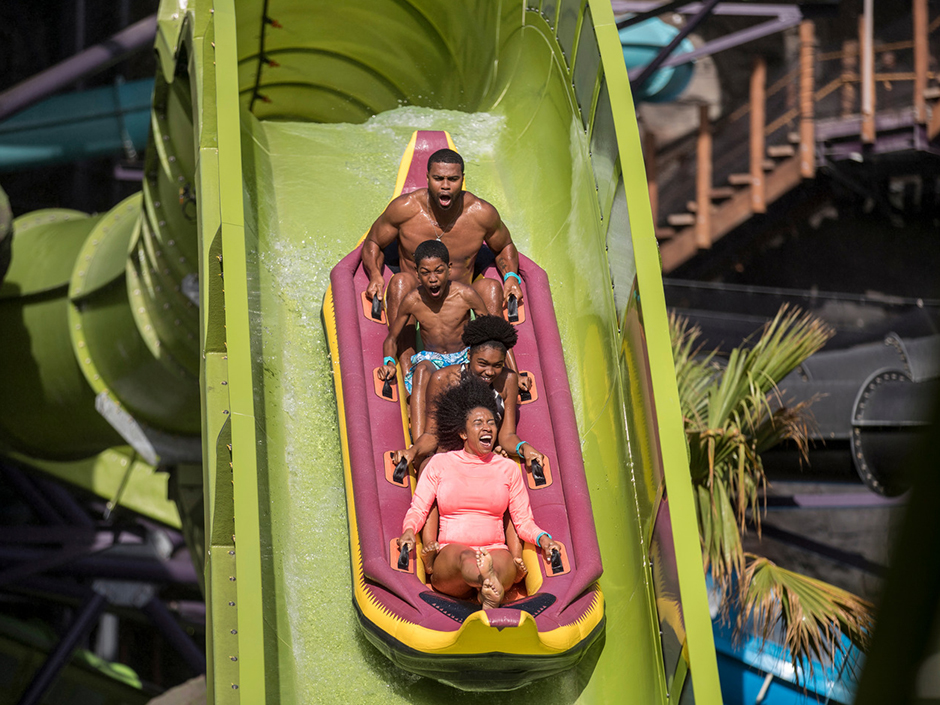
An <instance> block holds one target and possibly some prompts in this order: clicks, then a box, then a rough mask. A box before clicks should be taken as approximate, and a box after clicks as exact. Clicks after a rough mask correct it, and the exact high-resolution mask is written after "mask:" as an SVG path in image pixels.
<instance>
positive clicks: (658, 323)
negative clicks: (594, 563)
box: [0, 0, 720, 705]
mask: <svg viewBox="0 0 940 705" xmlns="http://www.w3.org/2000/svg"><path fill="white" fill-rule="evenodd" d="M156 47H157V57H158V62H159V66H160V69H159V72H158V76H157V79H156V83H155V97H154V110H153V114H152V123H151V126H152V136H151V144H150V147H149V148H148V152H147V167H146V170H145V182H144V192H143V194H142V197H134V198H133V199H131V200H129V201H128V202H127V203H125V204H122V205H120V206H117V207H116V208H115V209H113V210H112V211H111V212H109V213H108V214H105V216H103V217H102V218H100V219H98V220H96V221H95V222H93V223H85V221H87V220H90V219H88V218H84V217H79V216H75V218H76V219H78V220H79V221H81V222H82V223H83V224H84V227H85V228H86V234H85V236H84V239H83V238H82V237H81V236H80V235H74V236H73V237H74V242H73V243H72V245H71V248H72V250H71V251H72V254H70V255H68V256H66V255H62V260H63V263H62V265H61V272H60V276H59V278H58V279H54V280H52V279H50V281H48V282H46V285H47V289H44V290H43V291H45V292H46V294H43V296H48V297H49V299H50V301H51V300H52V299H54V298H55V296H59V297H60V299H62V301H61V307H60V308H61V311H62V312H64V315H65V317H66V322H65V326H66V329H67V331H68V335H67V339H68V341H69V345H70V347H71V349H72V352H73V353H74V354H75V355H74V359H73V360H72V362H71V363H68V364H71V365H73V366H74V367H75V368H77V369H78V373H79V374H80V375H81V377H82V378H84V380H85V383H86V384H87V386H88V387H89V388H90V390H91V391H90V392H89V390H88V389H84V390H79V391H76V392H75V394H76V398H78V397H81V399H80V401H81V406H79V405H78V401H76V402H75V403H74V405H73V406H71V407H69V408H70V409H72V413H74V414H77V415H83V417H84V416H87V417H88V419H91V418H92V417H94V415H95V414H96V413H98V412H97V411H96V410H95V408H94V406H91V407H89V399H94V401H95V403H96V404H98V405H99V406H102V407H103V408H105V410H107V409H108V408H111V407H114V406H119V408H120V409H124V410H126V411H127V412H128V414H129V415H130V416H131V417H132V418H133V419H134V421H135V423H137V424H138V425H139V426H141V427H142V428H146V429H147V430H149V431H153V430H158V431H160V433H162V434H164V435H163V436H157V435H156V434H153V433H151V434H150V436H148V437H149V438H158V439H162V440H164V441H166V442H165V443H164V445H162V446H161V447H163V448H169V449H170V450H172V449H173V448H174V447H176V446H174V445H173V444H172V443H171V442H170V441H169V440H167V438H169V439H171V440H172V439H179V438H181V437H186V435H187V434H189V433H191V432H192V430H193V428H194V427H201V433H202V466H203V498H204V514H203V515H202V516H203V524H204V526H200V527H198V529H197V530H196V531H194V532H192V533H194V534H195V535H197V536H203V533H202V532H203V531H204V541H205V545H204V549H205V550H204V552H202V551H200V553H202V555H203V556H204V558H205V591H206V600H207V607H208V609H207V616H208V620H209V623H208V638H207V648H208V654H207V656H208V664H209V694H210V701H211V702H216V703H237V702H242V703H245V702H250V703H253V704H255V703H261V704H263V703H307V702H330V701H336V702H375V703H389V702H420V703H431V702H441V701H442V700H453V701H455V702H477V701H480V700H482V699H483V698H484V697H485V698H486V701H487V702H490V703H492V702H510V701H513V702H530V701H536V700H537V701H540V702H550V703H573V702H584V703H608V702H635V703H642V704H644V705H646V704H648V703H669V702H673V703H675V702H680V703H688V702H697V703H700V704H707V703H718V702H720V691H719V687H718V676H717V667H716V663H715V654H714V645H713V642H712V635H711V621H710V619H709V614H708V606H707V600H706V592H705V582H704V575H703V572H702V563H701V554H700V548H699V540H698V534H697V529H696V521H695V513H694V512H695V509H694V506H693V503H692V493H691V485H690V482H689V477H688V466H687V459H686V452H685V442H684V437H683V432H682V425H681V417H680V411H679V405H678V395H677V392H676V385H675V377H674V372H673V367H672V357H671V350H670V346H669V337H668V328H667V325H666V310H665V303H664V298H663V292H662V282H661V276H660V264H659V259H658V252H657V247H656V241H655V237H654V234H653V228H652V219H651V216H650V211H649V202H648V196H647V190H646V180H645V174H644V169H643V162H642V156H641V151H640V144H639V135H638V132H637V126H636V120H635V115H634V111H633V104H632V100H631V97H630V92H629V83H628V80H627V74H626V69H625V67H624V65H623V58H622V50H621V46H620V42H619V40H618V36H617V31H616V25H615V23H614V18H613V14H612V10H611V7H610V5H609V2H606V1H604V0H567V1H565V0H561V1H558V2H551V1H549V0H525V1H519V2H510V1H508V0H507V1H505V2H500V3H494V2H491V1H488V0H468V1H467V2H463V3H449V4H445V3H440V2H438V1H437V0H361V1H359V2H348V3H346V2H344V3H336V2H327V1H325V0H324V1H320V2H314V1H307V2H303V1H301V0H271V1H270V2H265V1H263V0H253V1H250V0H244V1H242V0H215V2H210V1H209V0H195V1H194V2H190V3H188V4H185V5H184V4H182V3H178V2H169V1H167V2H164V3H163V4H162V5H161V8H160V10H159V12H158V30H157V41H156ZM415 129H435V130H447V131H448V132H449V133H450V134H451V135H452V136H453V138H454V141H455V143H456V145H457V146H458V148H459V149H460V150H461V152H462V153H463V155H464V157H465V159H466V160H467V164H468V168H467V188H468V189H470V190H472V191H473V192H475V193H477V194H478V195H479V196H481V197H483V198H485V199H486V200H488V201H490V202H492V203H493V204H494V205H495V206H496V207H497V208H498V209H499V211H500V213H501V215H502V217H503V219H504V221H505V222H506V223H507V225H508V227H509V229H510V231H511V232H512V234H513V238H514V240H515V241H516V243H517V246H518V247H519V249H520V251H522V252H524V253H525V254H526V255H528V256H529V257H531V258H532V259H533V260H534V261H535V262H537V263H538V264H539V265H540V266H541V267H543V268H544V269H545V270H546V272H547V274H548V277H549V280H550V282H551V287H552V296H553V301H554V304H555V309H556V312H557V314H558V320H559V328H560V333H561V337H562V343H563V346H564V348H565V362H566V365H567V369H568V375H569V378H570V386H571V390H572V394H573V400H574V406H575V413H576V417H577V422H578V427H579V431H580V442H581V448H582V453H583V456H584V461H585V469H586V473H587V479H588V485H589V487H590V491H591V501H592V504H593V508H594V513H595V520H596V524H597V532H598V538H599V541H600V549H601V557H602V560H603V565H604V575H603V576H602V578H601V587H602V589H603V591H604V595H605V599H606V614H607V626H606V631H605V635H604V642H603V648H601V649H599V650H598V652H596V653H595V655H594V657H593V658H591V659H585V660H584V661H582V663H581V665H579V667H578V668H577V669H575V670H572V671H569V672H567V673H563V674H560V675H558V676H553V677H551V678H548V679H545V680H542V681H538V682H536V683H533V684H531V685H529V686H526V687H525V688H524V689H523V690H520V691H516V692H513V693H491V694H473V693H462V692H458V691H454V690H452V689H450V688H449V687H447V686H443V685H441V684H439V683H436V682H434V681H430V680H427V679H416V678H415V677H414V676H412V675H410V674H407V673H405V672H404V671H400V670H398V669H397V668H395V667H394V666H392V665H391V664H390V663H389V662H388V661H387V660H386V659H385V658H384V657H383V656H382V655H381V654H379V653H378V652H377V651H376V650H375V649H373V648H372V647H371V645H370V644H369V643H368V642H367V640H366V639H365V638H364V637H363V636H362V635H361V634H360V633H359V632H358V631H357V626H356V619H355V616H354V612H353V607H352V604H351V592H350V591H351V582H350V575H349V550H348V537H347V523H346V513H345V501H344V498H343V480H342V460H341V453H340V441H339V436H338V430H337V417H336V413H337V412H336V398H335V395H334V392H333V384H332V380H331V373H332V370H331V367H330V363H329V357H328V353H327V345H326V335H325V331H324V330H323V326H322V322H321V317H320V314H321V311H320V302H321V301H322V299H323V293H324V291H325V289H326V287H327V283H328V275H329V271H330V268H331V267H332V266H333V264H334V263H335V262H337V261H338V260H339V259H340V258H341V257H342V256H344V255H345V254H347V253H348V252H349V251H350V250H351V249H352V248H353V247H354V246H355V244H356V242H357V241H358V239H359V238H360V237H361V236H362V233H364V232H365V231H366V230H367V229H368V227H369V225H370V224H371V222H372V220H373V219H374V218H375V217H376V216H377V214H378V213H379V212H380V211H381V210H382V208H383V207H384V206H385V204H386V203H387V200H388V198H389V196H390V194H391V193H392V191H393V188H394V182H395V175H396V172H397V169H398V163H399V159H400V157H401V154H402V151H403V150H404V148H405V145H406V144H407V141H408V138H409V137H410V135H411V133H412V131H414V130H415ZM70 218H71V217H70ZM63 227H64V226H63ZM70 227H77V226H74V225H73V226H70ZM106 227H107V228H108V233H107V235H108V237H105V235H106V233H105V232H104V228H106ZM95 233H98V234H99V235H100V237H95ZM30 239H31V238H26V237H24V238H21V239H19V238H18V237H17V236H14V255H17V251H16V248H17V247H18V246H19V242H18V240H21V241H22V243H23V244H24V248H25V247H26V245H25V243H26V242H28V241H29V240H30ZM96 240H97V242H95V241H96ZM63 242H65V239H63ZM69 242H72V240H69ZM122 248H123V253H122ZM24 251H25V249H24ZM36 257H37V258H38V257H39V255H36ZM69 257H71V258H72V259H71V260H69V261H68V262H67V263H66V262H65V260H67V259H68V258H69ZM86 257H87V258H89V259H87V260H86V259H85V258H86ZM30 258H31V257H30V256H29V255H26V256H24V257H22V258H21V259H22V260H23V261H24V264H25V263H26V262H28V261H29V260H30ZM85 262H91V263H93V264H95V266H94V267H92V266H91V265H88V266H85V265H84V263H85ZM16 266H17V257H16V256H14V260H13V267H11V274H12V273H13V268H15V267H16ZM19 276H20V275H17V277H19ZM63 277H64V278H63ZM17 281H18V280H17ZM197 282H198V296H197V295H196V294H195V293H194V292H193V287H194V285H196V283H197ZM9 283H10V277H9V276H8V281H7V284H5V285H4V287H5V288H4V290H3V291H4V295H5V296H6V297H7V299H9V302H10V303H9V304H7V299H3V300H2V301H0V304H3V305H9V306H10V307H11V310H17V309H16V307H20V309H22V308H24V307H25V306H26V305H27V299H29V297H28V296H27V295H25V294H21V292H20V291H18V290H14V289H13V288H10V287H9ZM40 284H42V282H39V284H35V285H31V286H34V288H35V287H38V286H39V285H40ZM17 286H20V287H21V288H22V285H17ZM63 287H65V293H63ZM53 292H56V293H55V296H54V295H53ZM187 292H188V295H187ZM35 294H36V295H38V294H39V290H38V289H36V291H35ZM39 298H42V297H39ZM29 300H30V301H32V299H29ZM42 300H43V301H45V300H46V299H45V298H42ZM187 300H188V301H189V302H190V303H191V304H193V305H192V306H188V305H187V303H186V302H187ZM196 300H198V307H197V306H195V303H194V302H195V301H196ZM16 315H18V316H19V319H17V320H20V319H24V315H23V314H22V311H19V312H18V313H17V314H16ZM59 315H60V323H61V312H60V314H59ZM49 325H50V326H51V325H52V324H51V323H50V324H49ZM76 325H78V326H80V327H81V328H80V329H76V328H75V326H76ZM37 330H38V329H37ZM73 330H76V331H78V332H77V333H73V332H72V331H73ZM194 331H195V333H194ZM59 335H62V333H59ZM109 335H110V336H111V338H109V337H108V336H109ZM190 336H194V337H190ZM38 338H39V336H38V334H34V333H32V330H31V329H30V340H31V341H36V340H38ZM108 340H112V341H113V344H112V345H110V347H109V345H108ZM82 343H84V345H82ZM86 349H92V353H93V354H90V355H87V356H86V357H85V358H83V357H82V352H83V351H85V350H86ZM119 351H128V354H124V352H119ZM0 354H12V353H3V351H2V350H0ZM33 358H34V361H35V359H36V358H37V355H36V354H35V353H34V355H33ZM0 359H2V358H0ZM86 359H88V360H89V362H85V360H86ZM40 362H43V364H45V361H44V360H40ZM49 364H52V362H50V363H49ZM56 364H62V365H63V366H67V365H66V363H65V362H57V363H56ZM70 374H72V376H73V377H74V370H71V371H70ZM96 375H98V378H97V379H96ZM174 375H175V376H174ZM39 377H40V379H45V377H43V376H42V375H39ZM197 379H198V382H199V383H198V384H197V383H196V382H195V380H197ZM187 381H188V385H187ZM75 386H76V387H80V386H81V385H79V384H77V383H76V384H75ZM27 391H28V390H27ZM102 394H103V395H105V396H104V397H102V396H101V395H102ZM82 395H84V396H82ZM36 399H39V400H45V399H47V397H40V396H37V398H36ZM36 399H33V400H31V401H30V402H29V403H33V404H39V403H40V401H37V400H36ZM102 399H103V400H104V401H100V400H102ZM4 401H5V400H4ZM21 401H22V400H21ZM108 401H110V403H111V407H109V406H108V403H107V402H108ZM42 403H43V404H49V402H48V401H42ZM194 410H196V412H197V413H196V416H197V418H196V419H195V420H194V419H193V417H192V415H193V411H194ZM52 411H56V410H55V409H52ZM37 413H38V412H37ZM60 413H61V412H60ZM200 417H201V418H200ZM86 421H87V423H92V422H91V421H90V420H87V419H86ZM200 421H201V423H200ZM2 422H3V423H2V426H0V427H2V428H3V430H4V438H8V437H12V436H13V434H12V433H10V432H8V431H7V425H8V423H10V422H8V421H7V420H2ZM37 424H38V425H41V421H39V422H36V424H34V425H37ZM109 425H110V424H109ZM99 430H101V431H102V434H103V437H102V439H101V440H100V441H97V442H98V443H99V444H108V443H111V442H113V438H107V437H104V436H107V433H108V428H103V429H99ZM36 432H37V433H38V432H39V431H36ZM46 432H49V433H51V431H46ZM16 438H20V439H21V440H22V442H23V443H24V444H27V443H28V442H29V441H30V438H31V437H30V435H29V433H28V432H27V431H23V432H21V433H20V435H19V436H17V437H16ZM8 442H9V441H8ZM75 443H76V439H75V438H72V437H68V438H52V439H51V440H49V441H48V442H44V443H41V444H40V443H34V444H33V447H31V450H32V451H33V452H36V447H35V446H41V447H42V448H48V449H51V450H53V451H56V452H57V454H58V456H65V455H68V454H69V453H73V454H75V455H81V453H77V452H75V451H74V450H73V446H74V444H75ZM50 452H51V451H50ZM82 452H87V449H85V450H83V451H82ZM194 506H195V505H194ZM190 509H193V508H190ZM183 516H184V521H186V522H190V523H192V522H194V521H195V522H198V521H199V512H198V511H196V510H193V511H187V512H183Z"/></svg>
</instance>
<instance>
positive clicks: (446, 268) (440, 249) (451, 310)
mask: <svg viewBox="0 0 940 705" xmlns="http://www.w3.org/2000/svg"><path fill="white" fill-rule="evenodd" d="M415 265H416V267H417V271H418V281H419V286H418V288H417V289H413V290H412V291H410V292H409V293H408V294H407V295H406V296H405V298H404V299H403V300H402V302H401V304H400V305H399V307H398V310H397V311H396V312H395V314H396V315H395V318H394V319H392V320H390V321H389V326H388V336H387V337H386V338H385V343H384V344H383V346H382V350H383V354H384V355H385V366H384V367H383V368H382V369H381V370H379V377H380V378H382V379H387V380H392V379H394V378H395V355H396V353H397V351H398V337H399V336H400V335H401V332H402V329H403V328H404V327H405V324H406V323H407V322H408V317H409V316H414V317H415V320H416V321H417V322H418V325H419V326H420V327H421V341H422V343H423V345H424V350H422V351H421V352H419V353H417V354H415V355H412V357H411V366H410V369H409V370H408V372H407V374H406V375H405V380H404V382H405V387H406V388H407V389H408V392H409V393H410V394H411V409H410V411H411V424H412V429H411V430H412V435H413V437H414V438H417V437H418V436H420V435H421V434H422V433H424V420H425V413H424V412H425V408H424V407H425V403H426V391H427V385H428V380H430V378H431V375H432V374H433V373H434V372H435V370H439V369H442V368H444V367H448V366H450V365H460V364H463V363H465V362H467V348H466V347H464V344H463V341H462V340H461V339H460V337H461V335H462V334H463V329H464V326H465V325H466V324H467V321H469V320H470V312H471V311H473V312H474V313H476V314H477V315H478V316H485V315H487V310H486V305H485V304H484V303H483V299H482V298H480V295H479V294H478V293H477V292H476V291H475V290H474V289H473V287H470V286H467V285H466V284H461V283H460V282H456V281H450V253H449V252H448V251H447V247H446V246H445V245H444V244H443V243H442V242H440V241H439V240H425V241H424V242H422V243H421V244H420V245H418V247H417V248H415Z"/></svg>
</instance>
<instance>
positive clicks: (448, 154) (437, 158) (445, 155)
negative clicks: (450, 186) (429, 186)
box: [428, 148, 463, 174]
mask: <svg viewBox="0 0 940 705" xmlns="http://www.w3.org/2000/svg"><path fill="white" fill-rule="evenodd" d="M432 164H459V165H460V173H461V174H462V173H463V157H461V156H460V155H459V154H457V152H455V151H454V150H452V149H446V148H445V149H439V150H437V151H436V152H435V153H434V154H432V155H431V156H430V157H428V171H431V165H432Z"/></svg>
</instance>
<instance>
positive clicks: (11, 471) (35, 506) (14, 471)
mask: <svg viewBox="0 0 940 705" xmlns="http://www.w3.org/2000/svg"><path fill="white" fill-rule="evenodd" d="M0 468H2V470H3V475H4V476H5V477H6V479H7V482H9V483H10V484H11V485H12V486H13V489H14V490H16V492H18V493H19V495H20V496H21V497H22V498H23V499H25V500H26V502H27V504H29V506H30V508H31V509H32V510H33V511H34V512H36V516H38V517H39V518H40V519H42V520H43V521H44V522H46V523H48V524H57V525H62V524H64V523H65V522H64V521H63V520H62V517H61V516H60V515H59V513H58V512H57V511H56V510H55V507H53V506H52V505H51V504H50V503H49V500H48V499H46V497H45V495H43V493H42V492H40V491H39V488H37V487H36V485H35V484H33V481H32V479H30V478H29V476H28V475H27V474H26V473H25V472H23V471H22V470H20V469H19V468H17V467H14V466H12V465H7V464H6V463H3V464H2V465H0Z"/></svg>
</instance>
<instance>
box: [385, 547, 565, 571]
mask: <svg viewBox="0 0 940 705" xmlns="http://www.w3.org/2000/svg"><path fill="white" fill-rule="evenodd" d="M410 551H411V547H410V546H408V544H407V543H403V544H402V545H401V553H399V554H398V570H408V563H409V560H408V553H409V552H410ZM552 560H553V561H554V558H553V559H552ZM558 560H559V565H561V563H560V561H561V559H560V558H559V559H558ZM552 570H555V565H554V563H552ZM555 572H558V571H555Z"/></svg>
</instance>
